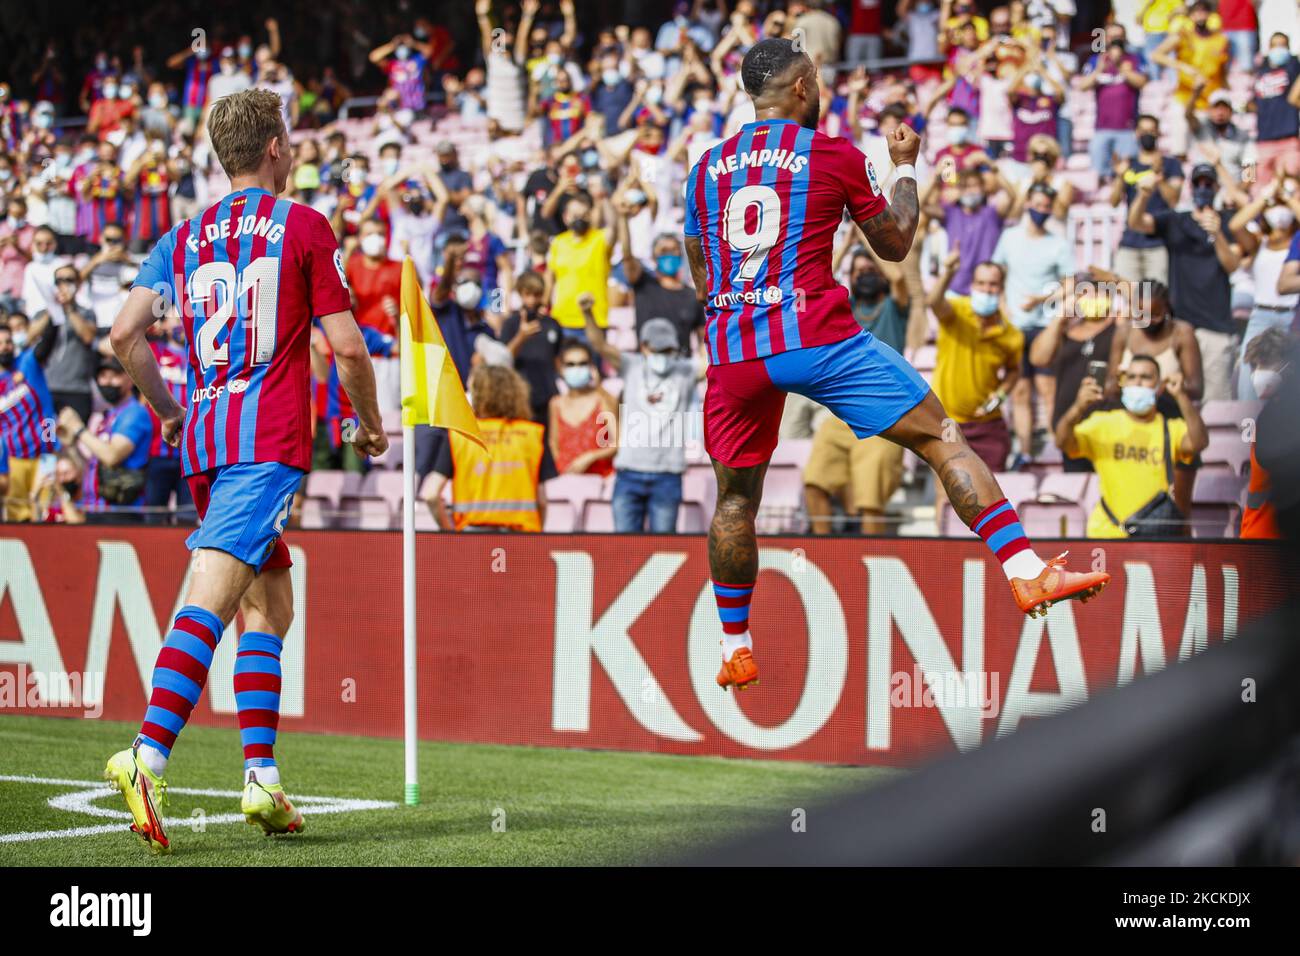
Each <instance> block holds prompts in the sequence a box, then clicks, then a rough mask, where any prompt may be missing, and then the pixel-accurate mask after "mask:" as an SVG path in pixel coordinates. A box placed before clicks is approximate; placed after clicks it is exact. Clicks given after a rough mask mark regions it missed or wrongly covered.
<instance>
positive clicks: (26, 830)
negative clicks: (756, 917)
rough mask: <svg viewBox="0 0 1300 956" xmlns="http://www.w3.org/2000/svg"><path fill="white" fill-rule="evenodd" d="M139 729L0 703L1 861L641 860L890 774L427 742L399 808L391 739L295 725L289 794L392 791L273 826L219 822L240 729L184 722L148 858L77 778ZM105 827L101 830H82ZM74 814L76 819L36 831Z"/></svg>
mask: <svg viewBox="0 0 1300 956" xmlns="http://www.w3.org/2000/svg"><path fill="white" fill-rule="evenodd" d="M136 729H137V728H136V726H135V725H130V724H125V723H120V722H111V721H87V720H68V719H57V718H50V717H19V716H4V717H0V754H3V758H0V866H29V865H30V866H69V865H72V866H134V865H150V866H219V865H236V866H330V865H375V866H401V865H454V866H473V865H496V866H519V865H610V864H629V863H647V862H655V861H661V860H666V859H669V858H671V857H672V856H673V855H674V854H675V853H678V852H681V851H682V850H686V849H691V848H698V847H699V846H700V845H701V844H703V843H705V842H708V841H711V840H715V839H718V838H719V837H724V836H727V835H729V834H735V833H738V832H740V831H742V830H744V829H745V828H749V827H758V826H771V825H775V824H778V823H781V822H785V823H789V821H790V820H791V819H792V817H791V814H792V811H793V809H794V808H797V807H802V808H804V809H805V810H806V811H807V812H808V825H809V826H810V827H811V826H814V825H815V820H816V806H817V804H818V803H819V802H820V801H821V800H823V799H825V798H827V797H829V796H833V795H834V794H836V793H837V792H839V791H841V790H842V789H845V788H849V787H855V786H860V785H861V784H862V783H864V782H869V781H877V780H883V779H885V778H886V777H887V776H888V775H889V774H890V773H892V771H889V770H885V769H879V768H858V767H824V766H815V765H809V764H799V763H790V762H785V761H756V760H732V759H722V758H712V757H677V756H667V755H660V754H639V753H618V752H607V751H600V752H597V751H588V750H563V749H548V748H539V747H504V746H492V745H482V744H450V743H432V742H422V743H421V744H420V789H421V804H420V805H419V806H417V807H407V806H403V805H402V792H403V781H402V777H403V771H402V768H403V761H402V743H401V741H400V740H385V739H370V738H364V737H341V736H326V735H317V734H293V733H290V734H283V735H281V737H280V741H279V744H278V745H277V748H276V755H277V757H278V758H279V762H280V766H281V770H282V772H283V774H284V783H285V787H286V790H287V791H288V793H289V795H290V797H291V798H293V799H295V800H299V798H300V797H302V796H304V795H305V796H311V797H322V798H334V799H335V800H336V801H338V800H364V801H373V802H387V803H392V804H394V806H384V807H381V808H376V809H355V810H346V811H344V812H333V813H329V812H321V810H320V809H317V810H316V811H313V809H312V808H311V807H310V806H309V805H308V804H307V803H306V802H305V801H300V802H301V803H302V808H303V813H304V815H305V816H306V819H307V827H306V832H304V833H303V834H301V835H299V836H291V837H276V838H267V837H264V836H263V835H262V834H261V832H260V831H259V830H258V829H257V828H255V827H250V826H246V825H244V824H243V822H242V817H240V818H239V819H238V820H236V821H235V822H219V821H220V818H221V817H223V816H225V817H229V815H231V814H234V815H236V816H237V815H238V813H239V799H238V797H237V796H234V795H227V793H226V792H227V791H236V790H237V789H238V787H239V773H240V767H241V759H240V750H239V734H238V731H236V730H218V729H212V728H207V727H190V728H187V729H186V731H185V734H184V736H183V737H182V739H181V741H180V744H179V746H178V747H177V749H176V755H175V757H174V758H173V759H172V761H171V763H170V765H169V766H168V770H167V782H168V784H169V786H170V787H171V788H172V792H171V793H170V794H169V797H170V802H169V804H168V806H166V807H165V808H164V811H163V812H164V815H165V816H166V818H167V819H168V820H169V821H173V822H171V823H170V826H169V830H168V835H169V837H170V839H171V841H172V846H173V848H174V851H173V853H172V854H171V855H170V856H161V857H153V856H151V855H150V853H149V852H148V850H146V849H145V848H144V847H143V846H142V845H141V844H140V843H139V842H138V841H137V840H136V838H135V837H133V836H132V835H131V834H130V833H128V832H127V823H126V822H125V821H122V820H119V819H116V818H113V817H105V816H96V815H94V813H95V811H97V810H98V811H101V812H102V811H103V810H110V811H117V810H123V811H124V810H125V804H124V803H123V801H122V800H121V798H120V797H119V796H118V795H117V794H116V793H115V792H110V791H108V790H107V789H105V790H104V791H103V793H102V794H99V795H97V796H92V795H88V794H87V793H86V791H87V790H88V789H89V786H88V785H78V783H77V782H78V781H98V780H99V777H100V774H101V773H102V771H103V768H104V762H105V761H106V759H107V758H108V757H109V755H110V754H112V753H113V752H114V751H115V750H120V749H122V747H124V746H126V745H127V744H128V743H129V742H130V740H131V738H132V735H133V734H134V733H135V731H136ZM11 777H24V778H25V777H35V778H42V779H45V780H50V781H60V782H48V783H33V782H30V781H27V780H23V781H15V780H11V779H7V778H11ZM101 786H106V785H104V784H101ZM177 789H194V790H215V791H221V792H222V793H219V794H216V795H214V794H206V793H200V794H184V793H177V792H176V791H177ZM79 794H80V796H78V795H79ZM51 801H54V802H55V803H56V804H61V805H56V806H51ZM87 811H89V812H87ZM195 811H201V814H200V815H198V816H196V815H195ZM103 827H111V828H112V830H111V832H84V831H88V830H89V831H93V830H94V829H95V828H103ZM74 828H75V829H76V830H77V831H81V832H78V833H76V834H73V835H64V836H58V837H43V838H34V836H35V835H37V834H44V833H48V832H49V831H62V830H69V829H74ZM16 835H23V836H22V838H21V839H16V838H15V837H16Z"/></svg>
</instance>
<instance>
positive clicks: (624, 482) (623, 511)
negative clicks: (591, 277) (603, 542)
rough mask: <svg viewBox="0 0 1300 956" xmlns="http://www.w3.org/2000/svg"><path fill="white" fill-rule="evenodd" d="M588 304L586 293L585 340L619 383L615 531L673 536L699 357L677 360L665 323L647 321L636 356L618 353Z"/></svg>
mask: <svg viewBox="0 0 1300 956" xmlns="http://www.w3.org/2000/svg"><path fill="white" fill-rule="evenodd" d="M593 305H594V301H593V297H592V296H591V295H590V294H585V295H583V296H582V297H581V299H580V300H579V308H580V309H581V310H582V313H583V316H584V318H585V320H586V331H587V339H588V341H589V342H591V344H592V346H593V347H594V348H595V350H596V352H597V354H599V355H600V356H601V357H602V358H603V359H604V360H605V361H606V362H608V363H609V366H610V367H611V368H612V369H614V371H616V372H618V373H619V374H620V375H622V377H623V394H622V395H621V396H620V406H621V416H620V418H619V422H618V428H619V432H618V436H619V437H618V452H617V454H616V455H615V456H614V469H615V472H616V477H615V479H614V495H613V501H612V507H613V511H614V530H615V531H618V532H622V533H625V534H626V533H629V532H630V533H640V532H642V531H649V532H650V533H651V534H672V533H674V532H675V531H676V530H677V512H678V510H679V509H680V507H681V503H682V475H683V474H684V473H685V471H686V440H687V438H688V437H689V434H688V431H687V428H688V424H689V414H688V413H689V411H690V408H691V405H692V403H693V401H694V396H695V386H696V384H697V383H698V382H699V381H700V379H702V378H703V377H704V373H705V369H706V365H705V363H704V362H703V361H702V360H700V359H697V358H682V355H681V342H679V341H678V339H677V331H676V330H675V329H674V328H673V324H672V323H671V322H669V321H668V320H667V319H652V320H651V321H649V322H647V323H646V324H645V325H644V326H642V327H641V332H640V335H639V336H638V339H639V341H640V343H641V348H640V350H639V351H636V352H620V351H619V350H618V349H616V348H614V347H613V346H612V345H610V344H609V342H608V341H607V340H606V339H605V333H604V331H603V330H602V329H601V328H600V326H598V325H597V324H596V319H595V314H594V312H593Z"/></svg>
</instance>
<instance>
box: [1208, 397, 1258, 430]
mask: <svg viewBox="0 0 1300 956" xmlns="http://www.w3.org/2000/svg"><path fill="white" fill-rule="evenodd" d="M1259 409H1260V403H1259V402H1234V401H1222V400H1221V401H1214V402H1206V403H1205V404H1204V405H1202V406H1201V420H1202V421H1204V422H1205V427H1206V428H1215V427H1219V426H1222V427H1228V428H1232V429H1237V430H1239V429H1240V428H1241V427H1242V422H1244V421H1246V420H1248V419H1250V420H1253V419H1254V418H1255V416H1256V415H1258V414H1259Z"/></svg>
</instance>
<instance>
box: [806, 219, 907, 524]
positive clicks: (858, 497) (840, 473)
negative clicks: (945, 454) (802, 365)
mask: <svg viewBox="0 0 1300 956" xmlns="http://www.w3.org/2000/svg"><path fill="white" fill-rule="evenodd" d="M849 294H850V304H851V306H852V308H853V317H854V318H855V319H857V320H858V324H859V325H861V326H862V328H863V329H864V330H865V331H867V332H869V333H871V335H873V336H874V337H875V338H877V339H879V340H880V341H881V342H883V343H885V344H886V345H888V346H889V347H890V348H892V349H893V350H894V351H896V352H898V353H900V354H901V353H902V352H903V349H904V347H905V346H906V342H907V309H908V304H909V293H908V291H907V283H906V282H905V281H904V280H903V272H902V269H900V268H899V267H898V265H897V264H895V263H892V262H885V261H884V260H881V259H877V258H876V256H875V254H874V253H873V252H871V247H870V246H869V245H866V246H862V247H859V250H858V251H857V252H855V253H854V254H853V257H852V260H851V264H850V266H849ZM902 477H903V447H902V446H901V445H897V444H895V443H893V442H891V441H888V440H886V439H884V438H882V437H880V436H879V435H877V436H874V437H871V438H865V439H859V438H858V437H857V436H856V435H854V434H853V430H852V429H851V428H849V426H848V425H846V424H845V423H844V422H843V421H841V420H840V419H838V418H836V417H834V416H833V415H831V414H829V412H827V413H826V414H825V416H824V418H823V419H822V420H821V422H820V424H819V425H818V426H817V428H816V431H815V432H814V434H813V439H812V448H811V449H810V451H809V455H808V462H807V464H806V466H805V467H804V472H803V480H804V504H805V507H806V508H807V510H808V521H809V526H810V529H811V531H812V533H813V534H829V533H830V531H831V514H832V501H833V499H839V500H840V502H841V504H842V506H843V508H844V510H845V512H847V513H848V514H850V515H854V516H856V517H857V519H858V528H859V530H860V531H861V532H862V533H863V534H875V535H883V534H888V533H889V532H890V530H891V528H892V526H891V524H890V523H889V521H888V520H887V519H886V517H885V507H886V505H887V504H888V503H889V499H890V498H892V497H893V495H894V492H895V491H897V490H898V486H899V484H900V483H901V482H902Z"/></svg>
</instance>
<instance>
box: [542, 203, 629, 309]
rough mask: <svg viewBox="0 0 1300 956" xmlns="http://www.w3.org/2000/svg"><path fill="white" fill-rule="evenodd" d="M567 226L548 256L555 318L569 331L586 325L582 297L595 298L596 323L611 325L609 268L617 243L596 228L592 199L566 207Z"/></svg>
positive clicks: (549, 290)
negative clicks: (580, 305) (609, 312)
mask: <svg viewBox="0 0 1300 956" xmlns="http://www.w3.org/2000/svg"><path fill="white" fill-rule="evenodd" d="M563 218H564V225H565V226H566V227H567V228H566V229H565V231H564V232H562V233H560V234H559V235H558V236H556V237H555V238H554V239H552V240H551V248H550V251H549V252H548V253H547V256H546V292H547V296H546V297H547V301H549V302H550V303H551V315H553V316H555V321H556V322H558V323H560V325H561V326H562V327H563V328H564V329H565V330H566V331H579V332H580V331H581V330H582V329H583V326H584V321H583V315H582V309H581V308H580V307H579V306H578V297H579V296H581V295H582V294H584V293H587V294H590V295H591V296H592V299H593V302H592V313H593V315H594V316H595V319H596V324H597V325H599V326H600V327H601V328H604V327H605V326H606V325H607V324H608V310H609V292H608V290H609V268H610V265H609V264H610V256H611V254H612V252H613V245H614V244H613V242H612V241H611V237H610V236H609V235H608V234H607V233H606V231H605V230H604V229H601V228H599V227H597V226H595V225H593V220H592V206H591V202H590V200H587V199H585V198H582V197H580V196H575V197H573V198H571V199H569V200H568V202H566V203H565V206H564V215H563Z"/></svg>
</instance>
